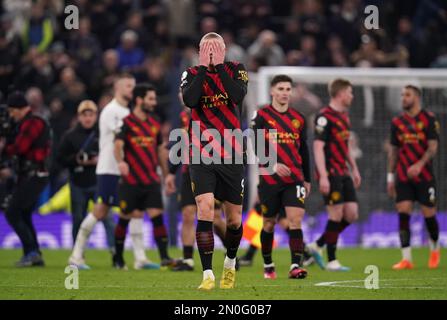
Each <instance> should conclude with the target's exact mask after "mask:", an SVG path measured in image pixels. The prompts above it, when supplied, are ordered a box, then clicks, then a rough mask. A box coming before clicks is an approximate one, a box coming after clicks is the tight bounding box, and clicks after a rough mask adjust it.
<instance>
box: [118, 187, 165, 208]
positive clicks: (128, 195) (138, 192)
mask: <svg viewBox="0 0 447 320" xmlns="http://www.w3.org/2000/svg"><path fill="white" fill-rule="evenodd" d="M119 196H120V208H121V211H122V212H123V213H124V214H129V213H131V212H132V211H134V210H141V211H144V210H146V209H163V200H162V196H161V187H160V184H158V183H156V184H151V185H147V186H141V185H130V184H128V183H120V185H119Z"/></svg>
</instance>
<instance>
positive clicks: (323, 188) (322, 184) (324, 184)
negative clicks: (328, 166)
mask: <svg viewBox="0 0 447 320" xmlns="http://www.w3.org/2000/svg"><path fill="white" fill-rule="evenodd" d="M319 189H320V192H321V193H322V194H323V195H328V194H329V191H330V189H331V186H330V184H329V179H328V177H320V181H319Z"/></svg>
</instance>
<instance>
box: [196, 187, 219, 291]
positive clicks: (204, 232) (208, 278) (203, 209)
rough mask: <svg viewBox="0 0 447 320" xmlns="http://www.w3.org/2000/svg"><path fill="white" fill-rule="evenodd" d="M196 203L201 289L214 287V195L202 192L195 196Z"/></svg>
mask: <svg viewBox="0 0 447 320" xmlns="http://www.w3.org/2000/svg"><path fill="white" fill-rule="evenodd" d="M195 199H196V203H197V227H196V242H197V249H198V251H199V255H200V261H201V263H202V269H203V281H202V284H201V285H200V286H199V289H202V290H211V289H213V288H214V281H215V277H214V274H213V252H214V233H213V221H214V195H213V193H203V194H200V195H198V196H196V198H195Z"/></svg>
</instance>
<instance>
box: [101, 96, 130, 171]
mask: <svg viewBox="0 0 447 320" xmlns="http://www.w3.org/2000/svg"><path fill="white" fill-rule="evenodd" d="M129 113H130V110H129V109H128V108H127V107H126V106H122V105H120V104H119V103H118V101H117V100H116V99H113V100H112V101H110V103H108V104H107V105H106V106H105V107H104V109H103V110H102V111H101V115H100V116H99V156H98V164H97V165H96V174H114V175H117V176H119V175H120V171H119V169H118V163H117V162H116V159H115V155H114V152H113V151H114V149H115V136H116V134H117V133H119V132H120V130H121V126H122V125H123V119H124V118H125V117H126V116H127V115H128V114H129Z"/></svg>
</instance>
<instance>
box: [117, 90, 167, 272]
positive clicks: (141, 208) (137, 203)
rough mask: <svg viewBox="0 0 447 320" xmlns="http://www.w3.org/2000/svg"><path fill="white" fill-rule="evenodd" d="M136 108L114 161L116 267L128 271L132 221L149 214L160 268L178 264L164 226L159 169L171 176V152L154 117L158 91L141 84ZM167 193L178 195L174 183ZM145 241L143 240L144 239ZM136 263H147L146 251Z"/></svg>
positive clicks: (126, 122)
mask: <svg viewBox="0 0 447 320" xmlns="http://www.w3.org/2000/svg"><path fill="white" fill-rule="evenodd" d="M133 101H134V103H135V107H134V108H133V110H132V113H131V114H129V115H128V116H127V117H125V118H124V119H123V126H122V128H121V131H120V133H119V134H118V135H117V137H116V139H115V152H114V155H115V159H116V161H117V162H118V168H119V170H120V173H121V181H120V184H119V199H120V208H121V214H120V219H119V221H118V224H117V226H116V229H115V248H116V253H115V255H114V258H113V261H114V267H115V268H117V269H127V268H126V265H125V263H124V259H123V250H124V241H125V238H126V232H127V227H128V224H129V220H130V219H131V218H132V219H143V215H144V212H145V211H146V212H147V213H148V215H149V217H150V219H151V221H152V223H153V232H154V238H155V242H156V244H157V247H158V251H159V254H160V259H161V266H162V267H168V266H173V264H174V263H175V261H174V260H173V259H171V258H170V257H169V255H168V234H167V231H166V226H165V224H164V222H163V201H162V195H161V184H160V183H161V179H160V176H159V175H158V173H157V167H158V166H160V168H161V171H162V174H163V177H164V178H165V177H166V176H167V175H168V173H169V170H168V150H167V149H166V147H165V145H164V144H163V141H162V137H161V132H160V127H161V124H160V121H159V120H158V117H157V116H156V115H155V114H154V108H155V106H156V105H157V95H156V92H155V88H154V87H153V86H151V85H149V84H144V83H143V84H138V85H137V86H136V87H135V89H134V91H133ZM165 187H166V191H167V192H169V193H171V192H173V191H175V184H174V183H167V184H166V186H165ZM141 240H142V239H141ZM139 249H140V250H142V251H143V252H138V254H137V255H136V257H135V259H136V262H138V261H141V260H142V259H146V257H145V255H144V247H143V248H139Z"/></svg>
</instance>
